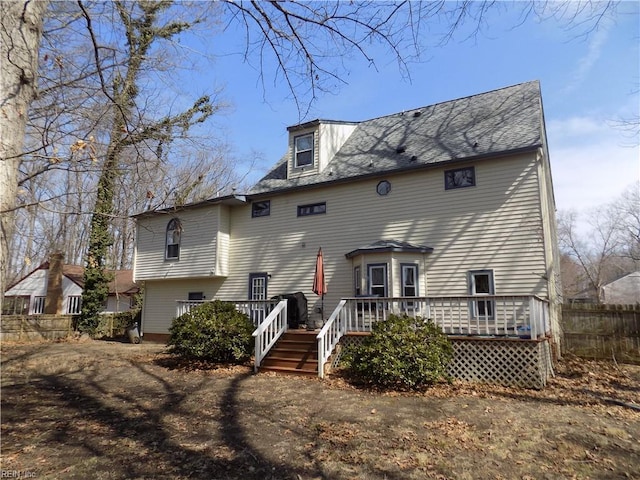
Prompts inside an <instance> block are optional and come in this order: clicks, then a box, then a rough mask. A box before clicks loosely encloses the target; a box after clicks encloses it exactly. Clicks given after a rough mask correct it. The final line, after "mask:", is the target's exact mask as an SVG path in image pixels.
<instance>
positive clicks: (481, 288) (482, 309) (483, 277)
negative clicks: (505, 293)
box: [469, 270, 495, 320]
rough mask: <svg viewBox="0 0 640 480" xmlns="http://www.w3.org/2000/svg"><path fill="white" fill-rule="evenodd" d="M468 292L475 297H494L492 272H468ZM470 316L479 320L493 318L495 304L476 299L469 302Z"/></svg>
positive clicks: (490, 300)
mask: <svg viewBox="0 0 640 480" xmlns="http://www.w3.org/2000/svg"><path fill="white" fill-rule="evenodd" d="M469 291H470V293H471V295H473V296H477V297H483V296H490V295H495V286H494V284H493V270H476V271H471V272H469ZM471 309H472V315H473V317H474V318H479V319H481V320H493V319H494V318H495V316H494V314H495V302H494V301H493V300H492V299H486V300H482V299H478V300H473V301H472V302H471Z"/></svg>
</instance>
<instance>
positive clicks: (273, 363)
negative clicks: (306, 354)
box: [261, 357, 318, 372]
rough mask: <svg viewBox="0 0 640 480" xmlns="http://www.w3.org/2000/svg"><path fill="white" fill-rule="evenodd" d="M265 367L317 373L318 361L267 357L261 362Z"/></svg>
mask: <svg viewBox="0 0 640 480" xmlns="http://www.w3.org/2000/svg"><path fill="white" fill-rule="evenodd" d="M261 366H265V367H290V368H298V369H303V370H304V369H306V370H315V371H316V372H317V371H318V360H301V359H298V358H284V357H267V358H265V359H264V360H263V361H262V365H261Z"/></svg>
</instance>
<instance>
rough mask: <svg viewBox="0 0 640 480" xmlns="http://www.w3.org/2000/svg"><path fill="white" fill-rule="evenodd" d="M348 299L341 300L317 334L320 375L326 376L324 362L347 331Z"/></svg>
mask: <svg viewBox="0 0 640 480" xmlns="http://www.w3.org/2000/svg"><path fill="white" fill-rule="evenodd" d="M346 305H347V300H341V301H340V303H338V306H337V307H336V308H335V310H334V311H333V313H332V314H331V316H330V317H329V320H327V323H325V324H324V326H323V327H322V330H320V333H318V335H316V339H317V340H318V377H320V378H324V364H325V363H326V362H327V360H328V359H329V357H330V356H331V353H332V352H333V349H334V348H336V345H338V342H339V341H340V339H341V338H342V336H343V335H344V334H345V333H346V332H347V320H348V317H347V315H348V313H349V309H347V308H346Z"/></svg>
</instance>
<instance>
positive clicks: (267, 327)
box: [252, 300, 288, 372]
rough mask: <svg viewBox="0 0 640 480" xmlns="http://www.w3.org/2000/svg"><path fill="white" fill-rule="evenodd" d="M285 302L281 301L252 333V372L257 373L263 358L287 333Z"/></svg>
mask: <svg viewBox="0 0 640 480" xmlns="http://www.w3.org/2000/svg"><path fill="white" fill-rule="evenodd" d="M287 303H288V302H287V300H281V301H280V302H279V303H278V305H276V307H275V308H274V309H273V310H272V311H271V312H270V313H269V315H267V318H265V319H264V320H263V321H262V323H260V325H258V328H256V329H255V331H254V332H253V334H252V335H253V337H254V338H255V354H254V360H253V370H254V371H255V372H257V371H258V368H259V367H260V364H261V363H262V360H263V359H264V357H266V356H267V353H269V350H271V347H273V346H274V345H275V343H276V342H277V341H278V339H279V338H280V337H281V336H282V334H283V333H284V332H286V331H287V318H288V317H287Z"/></svg>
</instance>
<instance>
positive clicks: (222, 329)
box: [168, 300, 254, 363]
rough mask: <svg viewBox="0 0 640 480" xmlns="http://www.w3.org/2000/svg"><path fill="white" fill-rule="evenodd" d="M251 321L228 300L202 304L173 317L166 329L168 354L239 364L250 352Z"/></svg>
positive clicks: (251, 339)
mask: <svg viewBox="0 0 640 480" xmlns="http://www.w3.org/2000/svg"><path fill="white" fill-rule="evenodd" d="M253 329H254V327H253V324H252V323H251V321H250V320H249V317H248V316H247V315H245V314H243V313H240V312H238V311H237V310H236V308H235V306H234V305H233V304H232V303H227V302H221V301H219V300H216V301H213V302H207V303H203V304H202V305H199V306H198V307H196V308H193V309H192V310H191V311H189V312H187V313H185V314H184V315H181V316H179V317H178V318H176V319H175V320H174V321H173V323H172V325H171V328H170V329H169V333H170V337H169V341H168V345H169V347H170V351H171V352H172V353H175V354H178V355H181V356H183V357H186V358H189V359H194V360H206V361H210V362H216V363H242V362H245V361H246V360H248V359H249V357H250V356H251V354H252V352H253V337H252V336H251V334H252V333H253Z"/></svg>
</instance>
